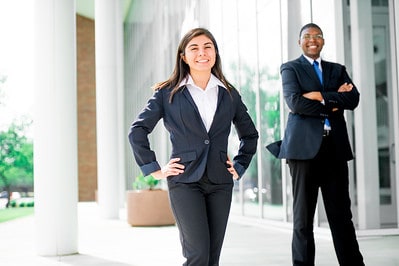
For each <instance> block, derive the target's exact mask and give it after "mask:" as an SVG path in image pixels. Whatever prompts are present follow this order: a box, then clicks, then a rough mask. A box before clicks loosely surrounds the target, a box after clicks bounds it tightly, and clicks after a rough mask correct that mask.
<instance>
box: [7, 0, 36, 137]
mask: <svg viewBox="0 0 399 266" xmlns="http://www.w3.org/2000/svg"><path fill="white" fill-rule="evenodd" d="M34 2H35V1H32V0H0V77H1V76H4V75H5V76H7V80H6V82H5V83H3V84H0V87H1V90H2V91H3V93H4V94H5V95H4V98H0V100H1V102H2V103H3V104H1V105H0V130H4V128H7V127H8V125H9V124H10V123H11V122H12V121H13V120H15V119H17V120H18V118H20V117H22V116H23V115H29V116H30V117H31V118H32V117H33V114H32V112H33V85H34V76H33V59H34V53H33V51H34V12H33V10H34Z"/></svg>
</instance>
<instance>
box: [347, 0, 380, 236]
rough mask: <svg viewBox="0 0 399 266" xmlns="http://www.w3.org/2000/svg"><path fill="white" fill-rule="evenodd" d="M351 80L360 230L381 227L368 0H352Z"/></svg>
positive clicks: (371, 38)
mask: <svg viewBox="0 0 399 266" xmlns="http://www.w3.org/2000/svg"><path fill="white" fill-rule="evenodd" d="M350 11H351V33H352V62H353V82H354V83H355V84H356V86H357V87H358V89H359V91H360V103H359V106H358V108H357V109H356V110H355V146H356V177H357V202H358V218H359V228H360V229H373V228H380V212H379V209H380V196H379V178H378V177H379V172H378V146H377V118H376V101H375V79H374V60H373V58H374V56H373V32H372V29H373V25H372V12H371V0H368V1H365V0H352V1H351V5H350Z"/></svg>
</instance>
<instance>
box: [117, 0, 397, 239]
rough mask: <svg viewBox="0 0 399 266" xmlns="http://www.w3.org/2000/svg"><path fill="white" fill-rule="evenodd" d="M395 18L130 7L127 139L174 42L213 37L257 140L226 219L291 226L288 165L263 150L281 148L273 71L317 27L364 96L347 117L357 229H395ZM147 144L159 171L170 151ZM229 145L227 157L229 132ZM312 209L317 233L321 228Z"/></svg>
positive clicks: (386, 11) (326, 6)
mask: <svg viewBox="0 0 399 266" xmlns="http://www.w3.org/2000/svg"><path fill="white" fill-rule="evenodd" d="M398 12H399V7H398V4H397V3H395V1H393V0H373V1H371V0H369V1H366V0H351V1H349V0H342V1H333V0H327V1H326V0H313V1H312V0H301V1H297V0H251V1H248V0H234V1H231V0H218V1H203V0H201V1H199V0H173V4H171V1H167V0H163V1H155V0H152V1H149V0H146V1H132V2H131V5H130V6H129V8H128V12H127V16H126V17H125V21H124V64H125V68H124V84H125V86H124V93H125V98H124V99H125V101H124V106H125V112H124V113H125V118H124V119H125V126H126V132H127V131H128V130H129V125H130V123H131V122H132V120H133V119H134V118H135V117H136V115H137V114H138V112H139V111H140V110H141V109H142V108H143V107H144V104H145V102H146V101H147V99H148V97H150V96H151V94H152V91H151V89H150V87H151V86H152V85H153V84H154V83H156V82H158V81H162V80H165V79H167V78H168V77H169V75H170V74H171V72H172V70H173V69H172V68H173V66H174V60H175V58H174V57H175V53H176V49H177V45H178V42H179V40H180V37H181V36H182V35H183V34H184V33H185V32H186V31H187V30H188V29H190V28H192V27H197V26H201V27H206V28H208V29H210V31H211V32H212V33H213V34H214V35H215V37H216V40H217V41H218V45H219V49H220V53H221V57H222V63H223V69H224V72H225V74H226V76H227V78H228V79H229V80H230V82H231V83H232V84H234V85H235V86H236V87H237V89H238V90H239V91H240V93H241V94H242V97H243V99H244V101H245V103H246V104H247V106H248V108H249V112H250V114H251V116H252V118H253V119H254V121H255V122H256V126H257V128H258V130H259V132H260V140H259V148H258V152H257V154H256V157H255V158H254V159H253V162H252V163H251V165H250V167H249V169H248V170H247V172H246V174H245V176H244V178H242V180H241V181H240V182H237V183H236V184H235V188H234V189H235V192H234V202H233V207H232V213H233V214H237V215H242V216H245V217H252V218H255V219H264V220H273V221H281V222H290V221H291V219H292V211H291V200H292V195H291V187H290V186H291V180H290V176H289V173H288V171H287V167H286V164H285V161H280V160H277V159H275V158H273V157H272V155H271V154H269V153H268V152H267V150H266V149H265V145H267V144H268V143H270V142H273V141H275V140H278V139H280V138H281V136H282V131H283V129H284V128H285V118H286V115H287V110H286V107H285V104H284V102H283V99H282V97H281V91H282V89H281V80H280V73H279V68H280V65H281V64H282V63H283V62H285V61H287V60H291V59H294V58H296V57H298V56H300V54H301V50H300V47H299V45H298V38H299V37H298V35H299V30H300V28H301V26H302V25H304V24H306V23H308V22H314V23H316V24H318V25H319V26H320V27H321V28H322V29H323V32H324V38H325V46H324V49H323V51H322V57H323V58H324V59H325V60H329V61H335V62H338V63H341V64H344V65H346V66H347V69H348V71H349V73H350V75H351V76H352V79H353V81H354V83H355V84H356V86H357V87H358V89H359V91H360V94H361V102H360V104H359V107H358V108H357V109H356V110H355V111H354V112H347V113H346V117H347V122H348V128H349V133H350V136H351V141H352V146H353V150H354V152H355V160H353V161H351V162H350V191H351V194H352V211H353V213H354V221H355V223H356V226H357V228H358V229H362V230H368V229H380V232H382V231H383V229H397V228H398V216H399V211H398V197H397V192H398V188H399V185H398V182H397V178H398V174H399V170H398V167H397V165H396V161H395V158H398V152H399V151H398V149H397V148H396V147H397V145H395V144H396V143H398V141H399V126H398V121H399V117H398V116H399V113H398V75H399V72H398V69H397V65H398V60H397V51H398V47H399V46H398V45H399V43H398V41H399V39H398V38H397V37H396V36H399V35H398V33H399V31H398V25H397V20H398V15H399V13H398ZM160 124H161V123H160ZM152 143H153V148H154V150H155V151H156V152H157V155H158V157H159V158H158V159H159V161H160V162H165V163H166V162H167V160H168V156H169V143H168V135H167V133H166V132H165V131H164V130H163V129H162V125H160V126H158V127H157V129H156V130H155V132H154V133H153V134H152ZM230 143H231V147H230V151H231V153H232V154H233V153H234V151H235V150H236V148H237V144H238V141H237V137H236V135H235V133H234V131H233V132H232V135H231V141H230ZM125 156H126V175H127V181H126V185H127V186H129V184H130V183H131V182H132V180H133V179H134V177H135V176H136V175H137V174H138V171H139V170H138V167H137V166H136V165H135V163H134V161H133V160H132V155H131V151H130V147H129V146H128V145H127V146H126V149H125ZM319 202H320V204H319V206H318V211H317V217H316V225H317V226H320V227H326V226H328V225H327V219H326V216H325V214H324V210H323V205H322V203H321V202H322V201H321V200H320V201H319Z"/></svg>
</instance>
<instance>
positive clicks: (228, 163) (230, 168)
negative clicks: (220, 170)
mask: <svg viewBox="0 0 399 266" xmlns="http://www.w3.org/2000/svg"><path fill="white" fill-rule="evenodd" d="M226 164H227V165H228V167H227V170H228V171H229V172H230V174H232V175H233V179H234V180H237V179H238V178H239V177H240V176H239V175H238V173H237V171H236V169H235V168H234V166H233V162H232V161H230V158H227V161H226Z"/></svg>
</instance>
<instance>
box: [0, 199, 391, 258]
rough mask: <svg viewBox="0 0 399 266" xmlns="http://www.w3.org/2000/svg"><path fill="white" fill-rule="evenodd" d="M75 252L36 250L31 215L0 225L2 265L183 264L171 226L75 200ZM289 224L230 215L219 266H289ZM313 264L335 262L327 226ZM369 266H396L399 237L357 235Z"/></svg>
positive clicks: (319, 241) (176, 238)
mask: <svg viewBox="0 0 399 266" xmlns="http://www.w3.org/2000/svg"><path fill="white" fill-rule="evenodd" d="M78 211H79V216H78V217H79V254H76V255H70V256H59V257H41V256H37V255H36V254H35V248H34V242H35V241H34V217H27V218H21V219H18V220H14V221H10V222H6V223H0V236H1V241H0V265H7V266H20V265H21V266H27V265H29V266H31V265H32V266H33V265H35V266H47V265H55V266H57V265H75V266H85V265H93V266H102V265H104V266H105V265H107V266H127V265H130V266H178V265H181V264H182V262H183V258H182V256H181V251H180V244H179V235H178V231H177V228H176V227H175V226H165V227H131V226H129V225H128V224H127V223H126V221H125V220H123V219H122V220H103V219H100V218H98V214H97V205H96V204H95V203H79V208H78ZM290 242H291V228H290V225H287V226H281V224H280V226H276V225H275V224H273V223H265V222H263V221H259V222H256V221H253V220H249V219H243V218H241V217H234V216H231V219H230V223H229V225H228V228H227V233H226V239H225V243H224V247H223V251H222V256H221V261H220V265H221V266H273V265H276V266H285V265H287V266H288V265H291V251H290V245H291V244H290ZM316 242H317V243H316V249H317V250H316V265H317V266H336V265H338V263H337V260H336V257H335V252H334V248H333V245H332V242H331V239H330V236H329V231H328V230H321V231H320V232H317V234H316ZM359 245H360V248H361V251H362V253H363V256H364V258H365V263H366V265H367V266H399V236H385V237H381V236H378V237H377V236H374V237H370V236H368V237H365V236H360V237H359Z"/></svg>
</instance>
